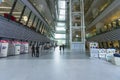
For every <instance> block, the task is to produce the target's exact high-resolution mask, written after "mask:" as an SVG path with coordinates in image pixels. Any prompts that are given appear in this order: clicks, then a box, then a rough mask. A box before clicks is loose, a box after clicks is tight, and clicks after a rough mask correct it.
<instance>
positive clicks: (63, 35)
mask: <svg viewBox="0 0 120 80" xmlns="http://www.w3.org/2000/svg"><path fill="white" fill-rule="evenodd" d="M65 37H66V35H65V34H55V38H65Z"/></svg>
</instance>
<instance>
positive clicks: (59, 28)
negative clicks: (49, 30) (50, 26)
mask: <svg viewBox="0 0 120 80" xmlns="http://www.w3.org/2000/svg"><path fill="white" fill-rule="evenodd" d="M56 30H57V31H65V27H56Z"/></svg>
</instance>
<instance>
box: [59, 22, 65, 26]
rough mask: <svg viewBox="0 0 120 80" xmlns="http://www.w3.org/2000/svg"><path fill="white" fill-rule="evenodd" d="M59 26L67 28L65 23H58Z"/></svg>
mask: <svg viewBox="0 0 120 80" xmlns="http://www.w3.org/2000/svg"><path fill="white" fill-rule="evenodd" d="M57 26H65V23H60V22H59V23H57Z"/></svg>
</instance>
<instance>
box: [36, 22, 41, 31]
mask: <svg viewBox="0 0 120 80" xmlns="http://www.w3.org/2000/svg"><path fill="white" fill-rule="evenodd" d="M40 22H41V21H40V20H39V22H38V25H37V31H38V29H39V27H40Z"/></svg>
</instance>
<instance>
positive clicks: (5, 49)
mask: <svg viewBox="0 0 120 80" xmlns="http://www.w3.org/2000/svg"><path fill="white" fill-rule="evenodd" d="M0 43H1V49H0V51H1V52H0V57H7V54H8V41H7V40H1V41H0Z"/></svg>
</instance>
